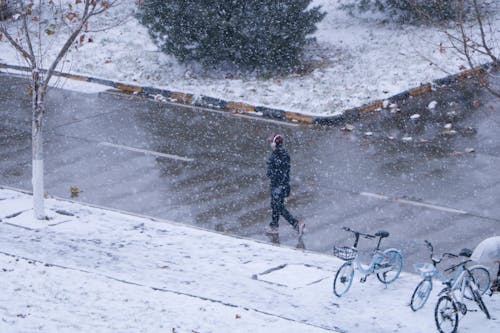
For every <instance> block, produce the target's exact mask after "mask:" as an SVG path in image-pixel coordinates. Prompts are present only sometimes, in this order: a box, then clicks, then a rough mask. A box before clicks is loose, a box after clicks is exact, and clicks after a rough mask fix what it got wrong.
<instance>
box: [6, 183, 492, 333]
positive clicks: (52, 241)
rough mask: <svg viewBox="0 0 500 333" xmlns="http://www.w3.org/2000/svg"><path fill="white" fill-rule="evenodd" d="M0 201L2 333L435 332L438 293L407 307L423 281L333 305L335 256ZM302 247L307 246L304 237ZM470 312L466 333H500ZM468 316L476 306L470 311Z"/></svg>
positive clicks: (50, 203)
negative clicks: (41, 213)
mask: <svg viewBox="0 0 500 333" xmlns="http://www.w3.org/2000/svg"><path fill="white" fill-rule="evenodd" d="M31 206H32V202H31V196H30V195H27V194H24V193H21V192H18V191H14V190H11V189H0V219H1V221H0V280H1V281H2V292H1V293H0V317H1V320H0V332H2V333H18V332H23V333H27V332H327V331H338V332H380V333H382V332H383V333H386V332H405V333H411V332H415V333H417V332H418V333H421V332H434V331H436V329H435V326H434V319H433V318H434V317H433V306H434V304H435V302H436V292H437V290H439V289H440V288H439V285H438V284H437V285H436V288H434V291H433V294H432V295H431V298H430V299H429V301H428V304H426V306H425V307H424V308H423V309H422V310H420V311H418V312H412V310H411V309H410V308H409V306H408V301H409V299H410V296H411V293H412V291H413V288H414V287H415V286H416V285H417V283H418V281H419V277H418V276H416V275H413V274H408V273H403V274H402V275H401V277H400V278H399V279H398V280H397V281H396V282H394V283H393V284H391V285H389V286H388V287H387V288H385V287H384V286H383V285H382V284H380V283H379V282H378V281H377V279H376V278H374V277H370V278H368V281H367V282H366V283H365V284H361V283H359V281H356V279H355V281H354V283H353V286H352V289H351V290H350V291H349V293H348V294H347V295H345V296H344V297H342V298H337V297H336V296H334V295H333V293H332V282H333V276H334V274H335V271H336V269H337V268H338V267H339V265H340V264H341V263H342V262H341V261H340V260H338V259H336V258H335V257H333V256H327V255H323V254H318V253H312V252H308V251H303V250H298V249H293V248H287V247H279V246H273V245H269V244H263V243H259V242H256V241H251V240H248V239H242V238H235V237H229V236H226V235H222V234H217V233H214V232H210V231H205V230H200V229H195V228H193V227H187V226H183V225H179V224H176V223H174V222H170V221H164V220H155V219H151V218H147V217H140V216H132V215H127V214H124V213H120V212H115V211H109V210H105V209H102V208H97V207H91V206H86V205H83V204H79V203H72V202H68V201H63V200H57V199H53V198H49V199H47V200H46V207H47V212H48V215H49V216H50V220H48V221H46V222H40V221H36V220H34V219H33V212H32V210H31ZM305 237H307V235H306V236H305ZM484 299H485V302H486V305H487V307H488V308H489V310H490V312H491V314H492V316H493V317H494V319H493V320H486V318H485V316H484V315H483V313H482V312H470V313H468V314H467V315H466V316H465V317H463V319H462V320H461V321H460V324H459V331H460V332H498V331H499V329H500V322H499V318H498V317H499V315H500V295H499V294H496V295H494V296H493V297H488V296H486V297H485V298H484ZM469 305H470V306H471V308H473V309H474V308H475V306H474V305H472V304H469Z"/></svg>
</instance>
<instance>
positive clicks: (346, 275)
mask: <svg viewBox="0 0 500 333" xmlns="http://www.w3.org/2000/svg"><path fill="white" fill-rule="evenodd" d="M353 278H354V267H353V264H352V262H350V261H348V262H345V263H344V264H343V265H342V266H340V268H339V270H338V271H337V273H336V274H335V279H334V280H333V293H334V294H335V295H336V296H337V297H342V295H344V294H345V293H347V292H348V291H349V288H351V285H352V280H353ZM342 287H344V289H342Z"/></svg>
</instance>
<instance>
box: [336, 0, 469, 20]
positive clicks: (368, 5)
mask: <svg viewBox="0 0 500 333" xmlns="http://www.w3.org/2000/svg"><path fill="white" fill-rule="evenodd" d="M343 7H344V8H347V9H350V10H352V9H357V10H359V11H361V12H364V11H367V10H379V11H382V12H385V13H387V14H389V15H391V16H392V17H393V18H395V19H396V20H397V21H401V22H422V21H434V20H438V21H448V20H453V19H455V18H456V16H457V13H458V10H459V8H460V6H459V1H457V0H351V1H349V2H348V3H347V4H344V5H343Z"/></svg>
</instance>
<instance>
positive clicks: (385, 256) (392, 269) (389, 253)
mask: <svg viewBox="0 0 500 333" xmlns="http://www.w3.org/2000/svg"><path fill="white" fill-rule="evenodd" d="M342 229H344V230H345V231H348V232H352V233H353V234H354V237H355V240H354V246H353V247H345V246H344V247H337V246H334V247H333V253H334V255H335V256H337V257H338V258H340V259H342V260H345V261H346V262H345V263H344V264H343V265H342V266H341V267H340V268H339V270H338V271H337V274H335V279H334V280H333V292H334V293H335V295H337V296H338V297H341V296H342V295H344V294H345V293H347V292H348V291H349V288H350V287H351V285H352V280H353V278H354V269H357V270H358V271H359V272H360V273H361V274H363V276H362V277H361V280H360V281H361V283H364V282H365V281H366V278H367V277H368V276H369V275H370V274H376V275H377V278H378V280H379V281H380V282H382V283H384V284H386V285H387V284H389V283H392V282H394V281H395V280H396V279H397V278H398V277H399V274H400V273H401V269H402V268H403V257H402V256H401V251H399V250H396V249H387V250H384V251H382V250H380V242H381V241H382V239H383V238H386V237H389V233H388V232H387V231H378V232H377V233H375V235H370V234H364V233H361V232H358V231H354V230H351V229H350V228H347V227H343V228H342ZM360 237H363V238H366V239H374V238H376V237H379V240H378V244H377V247H376V248H375V249H374V250H373V253H372V259H371V262H370V264H369V265H364V264H362V263H361V261H360V259H359V256H358V243H359V238H360Z"/></svg>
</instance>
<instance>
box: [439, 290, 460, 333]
mask: <svg viewBox="0 0 500 333" xmlns="http://www.w3.org/2000/svg"><path fill="white" fill-rule="evenodd" d="M447 320H449V321H450V329H445V328H444V325H443V323H444V321H447ZM434 321H435V323H436V327H437V329H438V331H439V332H440V333H456V331H457V328H458V309H457V306H456V305H455V303H453V301H452V299H451V297H450V296H448V295H444V296H441V297H440V298H439V300H438V301H437V303H436V307H435V308H434Z"/></svg>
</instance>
